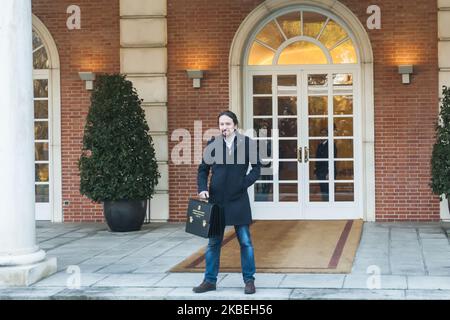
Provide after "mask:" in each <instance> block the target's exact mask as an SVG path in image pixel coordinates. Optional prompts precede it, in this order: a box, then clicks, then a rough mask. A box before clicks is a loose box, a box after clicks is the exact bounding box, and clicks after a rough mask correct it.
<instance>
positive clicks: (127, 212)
mask: <svg viewBox="0 0 450 320" xmlns="http://www.w3.org/2000/svg"><path fill="white" fill-rule="evenodd" d="M146 208H147V200H118V201H105V202H103V214H104V215H105V219H106V223H107V224H108V227H109V229H110V230H111V231H113V232H129V231H138V230H140V229H141V227H142V224H143V223H144V219H145V211H146Z"/></svg>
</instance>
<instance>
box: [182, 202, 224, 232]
mask: <svg viewBox="0 0 450 320" xmlns="http://www.w3.org/2000/svg"><path fill="white" fill-rule="evenodd" d="M224 227H225V217H224V215H223V210H221V209H220V207H219V206H218V205H216V204H214V203H209V202H206V201H201V200H197V199H189V204H188V210H187V220H186V232H188V233H191V234H195V235H196V236H199V237H203V238H211V237H214V236H218V235H220V234H221V233H222V232H223V229H224Z"/></svg>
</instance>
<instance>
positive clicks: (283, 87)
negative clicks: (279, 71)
mask: <svg viewBox="0 0 450 320" xmlns="http://www.w3.org/2000/svg"><path fill="white" fill-rule="evenodd" d="M277 91H278V94H293V95H296V94H297V76H296V75H282V76H278V87H277Z"/></svg>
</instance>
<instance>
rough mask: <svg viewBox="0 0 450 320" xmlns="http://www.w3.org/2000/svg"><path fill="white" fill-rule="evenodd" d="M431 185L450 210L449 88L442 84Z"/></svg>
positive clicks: (432, 157) (432, 158)
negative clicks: (445, 199) (445, 200)
mask: <svg viewBox="0 0 450 320" xmlns="http://www.w3.org/2000/svg"><path fill="white" fill-rule="evenodd" d="M431 187H432V189H433V193H435V194H437V195H439V196H440V198H441V200H444V199H443V196H445V197H446V198H447V204H448V207H449V210H450V88H448V87H446V86H444V87H443V91H442V105H441V111H440V112H439V123H438V125H437V126H436V143H435V144H434V146H433V153H432V156H431Z"/></svg>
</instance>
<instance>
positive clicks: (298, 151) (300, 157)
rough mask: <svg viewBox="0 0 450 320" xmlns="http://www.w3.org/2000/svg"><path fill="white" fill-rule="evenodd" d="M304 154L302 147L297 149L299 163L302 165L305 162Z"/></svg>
mask: <svg viewBox="0 0 450 320" xmlns="http://www.w3.org/2000/svg"><path fill="white" fill-rule="evenodd" d="M302 154H303V147H300V148H298V149H297V161H298V162H300V163H302V162H303V160H302V158H303V155H302Z"/></svg>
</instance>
